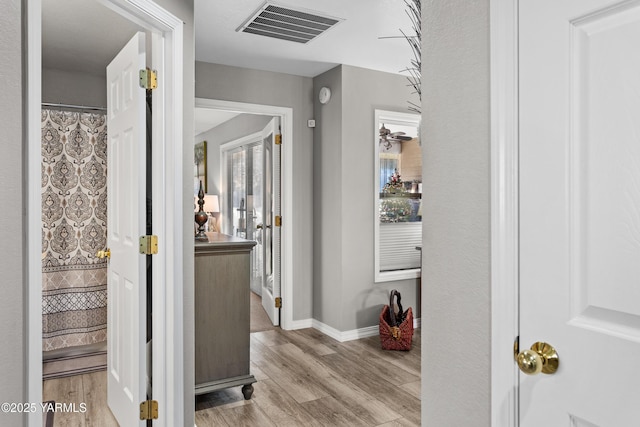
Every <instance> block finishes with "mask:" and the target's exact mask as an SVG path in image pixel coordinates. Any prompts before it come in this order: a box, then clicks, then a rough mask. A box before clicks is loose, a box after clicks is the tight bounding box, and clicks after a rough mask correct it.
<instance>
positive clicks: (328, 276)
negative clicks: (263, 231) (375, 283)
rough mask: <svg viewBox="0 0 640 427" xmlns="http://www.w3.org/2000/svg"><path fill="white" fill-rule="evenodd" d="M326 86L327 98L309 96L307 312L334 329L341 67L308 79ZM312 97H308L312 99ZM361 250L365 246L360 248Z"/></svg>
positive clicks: (338, 307)
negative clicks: (310, 305) (310, 308)
mask: <svg viewBox="0 0 640 427" xmlns="http://www.w3.org/2000/svg"><path fill="white" fill-rule="evenodd" d="M323 86H326V87H328V88H330V89H331V100H329V102H328V103H327V104H324V105H322V104H320V102H318V101H314V102H315V104H314V108H315V113H316V114H315V117H316V127H315V129H314V130H313V140H314V141H313V142H314V143H313V211H314V213H315V215H314V223H313V253H314V259H313V284H314V285H313V317H314V319H318V320H320V321H321V322H323V323H326V324H327V325H329V326H331V327H333V328H336V329H338V328H339V326H340V324H341V323H342V322H341V319H342V313H341V311H342V304H341V298H342V295H341V293H342V292H341V289H342V268H341V266H342V245H341V238H342V237H341V234H342V197H341V195H342V188H343V187H344V186H345V185H346V184H345V183H344V182H343V180H342V172H343V171H342V68H341V67H335V68H333V69H331V70H329V71H327V72H325V73H323V74H320V75H319V76H316V77H314V79H313V93H314V94H316V95H317V94H318V92H319V91H320V88H322V87H323ZM315 98H316V97H314V100H315ZM365 250H367V249H366V248H365Z"/></svg>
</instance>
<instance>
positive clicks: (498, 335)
mask: <svg viewBox="0 0 640 427" xmlns="http://www.w3.org/2000/svg"><path fill="white" fill-rule="evenodd" d="M490 51H491V56H490V64H491V77H490V79H491V81H490V85H491V94H490V97H491V425H492V426H493V427H504V426H513V427H516V426H518V425H519V414H518V400H519V382H518V378H519V374H518V368H517V365H516V364H515V363H514V360H513V348H514V340H515V339H516V337H517V336H518V335H519V319H520V314H519V252H518V246H519V240H518V236H519V232H518V227H519V223H518V219H519V210H518V202H519V189H518V184H519V181H518V175H519V167H518V165H519V149H518V147H519V127H518V124H519V122H518V115H519V109H518V105H519V104H518V103H519V98H518V1H517V0H492V1H491V2H490Z"/></svg>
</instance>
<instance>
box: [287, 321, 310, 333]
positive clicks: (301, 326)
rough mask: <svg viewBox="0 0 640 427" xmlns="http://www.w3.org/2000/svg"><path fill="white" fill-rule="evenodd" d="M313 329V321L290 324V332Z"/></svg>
mask: <svg viewBox="0 0 640 427" xmlns="http://www.w3.org/2000/svg"><path fill="white" fill-rule="evenodd" d="M312 327H313V319H303V320H294V321H293V322H291V328H290V330H292V331H294V330H296V329H307V328H312Z"/></svg>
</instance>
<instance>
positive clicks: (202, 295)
mask: <svg viewBox="0 0 640 427" xmlns="http://www.w3.org/2000/svg"><path fill="white" fill-rule="evenodd" d="M207 237H208V238H209V241H208V242H198V241H196V243H195V346H196V351H195V358H196V361H195V362H196V372H195V379H196V394H203V393H208V392H211V391H215V390H220V389H223V388H227V387H234V386H240V385H241V386H243V387H242V393H243V394H244V398H245V399H250V398H251V394H252V393H253V386H252V384H253V383H254V382H256V379H255V378H254V376H253V375H251V373H250V372H249V316H250V307H249V304H250V302H249V282H250V261H249V256H250V253H251V250H252V249H253V246H255V244H256V242H254V241H251V240H245V239H241V238H238V237H233V236H229V235H226V234H222V233H207Z"/></svg>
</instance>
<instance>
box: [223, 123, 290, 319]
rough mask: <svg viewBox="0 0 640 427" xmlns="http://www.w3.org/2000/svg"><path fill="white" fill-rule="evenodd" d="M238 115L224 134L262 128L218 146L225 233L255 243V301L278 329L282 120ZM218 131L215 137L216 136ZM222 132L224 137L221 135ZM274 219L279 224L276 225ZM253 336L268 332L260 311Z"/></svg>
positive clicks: (253, 274)
mask: <svg viewBox="0 0 640 427" xmlns="http://www.w3.org/2000/svg"><path fill="white" fill-rule="evenodd" d="M246 119H248V117H247V116H246V115H240V116H238V117H235V118H234V119H232V120H230V121H228V122H227V123H226V124H225V125H224V126H225V129H227V130H231V129H234V128H235V129H238V130H241V131H242V133H244V132H248V131H251V130H255V129H258V131H257V132H255V133H252V134H250V135H244V136H242V137H241V138H238V139H235V140H233V141H230V142H226V143H224V144H222V145H220V146H219V150H220V156H221V161H220V172H221V173H220V178H221V183H220V187H221V194H222V213H223V214H222V218H223V231H224V232H225V233H226V234H229V235H232V236H235V237H240V238H244V239H248V240H253V241H255V242H256V246H255V247H254V249H253V251H252V252H251V267H250V268H251V274H250V278H251V281H250V289H251V292H252V298H251V301H252V303H253V301H254V300H255V298H256V297H257V298H259V300H260V304H261V306H262V307H263V310H262V312H264V313H265V314H266V315H267V316H268V318H269V322H268V323H269V324H270V325H273V326H279V325H280V310H279V308H278V306H277V304H276V299H277V298H279V297H280V294H279V293H278V290H279V289H281V274H280V271H281V249H282V247H281V244H280V242H281V232H280V231H281V230H280V224H279V223H278V221H277V218H278V217H279V215H280V212H281V201H282V198H281V185H280V183H281V173H280V172H281V171H280V169H281V167H280V146H278V145H277V144H276V140H277V138H278V136H280V135H281V134H280V126H279V123H280V118H279V117H271V116H266V115H265V116H255V115H252V116H250V117H249V119H250V120H249V122H255V123H254V129H250V126H249V125H248V123H247V120H246ZM216 129H218V128H214V129H213V132H214V133H217V132H216ZM223 133H224V132H223ZM274 219H275V221H274ZM251 313H252V314H256V315H257V319H256V318H254V317H256V316H254V317H252V328H251V330H252V331H255V330H256V328H259V329H264V327H265V325H255V323H257V322H256V321H257V320H259V319H260V317H261V316H260V314H261V312H260V311H258V310H253V304H252V310H251Z"/></svg>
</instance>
